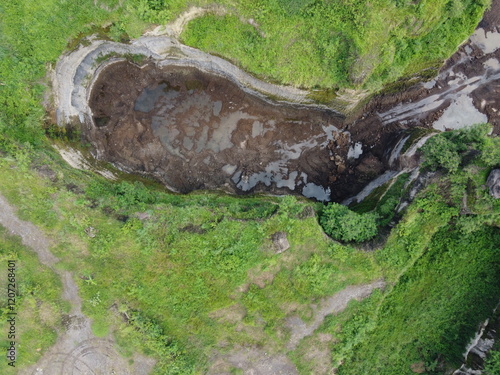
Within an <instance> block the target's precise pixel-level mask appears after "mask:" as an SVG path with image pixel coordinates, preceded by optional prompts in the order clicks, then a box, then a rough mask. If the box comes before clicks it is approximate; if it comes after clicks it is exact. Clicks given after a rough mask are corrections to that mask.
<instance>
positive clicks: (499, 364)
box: [483, 350, 500, 375]
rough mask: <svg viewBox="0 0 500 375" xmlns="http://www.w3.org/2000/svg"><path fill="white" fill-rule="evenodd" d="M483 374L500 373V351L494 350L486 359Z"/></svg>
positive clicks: (493, 374)
mask: <svg viewBox="0 0 500 375" xmlns="http://www.w3.org/2000/svg"><path fill="white" fill-rule="evenodd" d="M483 374H485V375H499V374H500V351H497V350H495V351H492V352H491V353H490V355H489V358H488V359H487V361H486V365H485V367H484V371H483Z"/></svg>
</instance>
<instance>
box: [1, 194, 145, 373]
mask: <svg viewBox="0 0 500 375" xmlns="http://www.w3.org/2000/svg"><path fill="white" fill-rule="evenodd" d="M0 225H2V226H4V227H5V228H7V230H9V231H10V232H11V233H12V234H14V235H17V236H20V237H21V240H22V243H23V244H24V245H25V246H27V247H29V248H31V249H32V250H33V251H34V252H35V253H36V254H37V255H38V259H39V260H40V263H42V264H43V265H45V266H47V267H49V268H50V269H52V271H54V272H55V273H57V274H58V275H59V277H61V280H62V284H63V295H62V298H63V299H65V300H66V301H68V302H69V303H70V305H71V311H70V313H69V314H67V315H64V316H63V317H62V323H63V329H62V330H61V331H60V332H59V337H58V339H57V342H56V344H55V345H54V346H53V347H52V348H50V349H49V350H48V351H47V352H46V353H45V354H44V355H43V356H42V358H41V359H40V360H39V361H38V363H36V364H35V365H33V366H30V367H27V368H24V369H22V370H20V371H19V374H20V375H83V374H86V375H101V374H102V375H110V374H116V375H118V374H120V375H127V374H130V375H132V374H143V375H146V374H148V373H149V372H150V371H151V369H152V367H153V366H154V361H152V360H151V359H148V358H145V357H142V356H136V357H135V359H136V361H134V364H133V365H130V364H129V363H128V361H127V360H126V359H125V358H123V357H122V356H121V355H120V354H119V353H118V351H117V349H116V346H115V342H114V340H113V338H112V337H111V335H109V336H108V337H106V338H102V339H101V338H96V337H95V336H94V334H93V333H92V330H91V322H90V319H89V318H88V317H86V316H85V315H84V314H83V313H82V311H81V307H82V301H81V299H80V296H79V295H78V287H77V285H76V284H75V282H74V279H73V275H72V274H71V273H70V272H68V271H62V270H59V269H58V268H56V267H55V265H56V263H57V262H58V261H59V259H58V258H56V257H55V256H54V255H53V254H52V253H51V252H50V246H51V242H50V241H49V239H48V238H47V237H46V236H45V234H44V233H43V232H42V231H41V230H40V229H39V228H38V227H36V226H35V225H33V224H32V223H30V222H27V221H24V220H21V219H19V218H18V217H17V215H16V212H15V209H14V207H12V206H11V205H10V204H9V203H8V201H7V200H6V199H5V198H4V197H3V196H1V195H0ZM40 308H41V312H40V315H41V319H42V320H43V321H45V322H49V321H51V317H50V316H48V315H47V314H49V313H50V311H51V309H50V306H49V305H46V304H42V305H41V306H40ZM33 350H35V349H33Z"/></svg>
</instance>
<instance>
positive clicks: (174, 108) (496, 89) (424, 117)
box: [61, 1, 500, 201]
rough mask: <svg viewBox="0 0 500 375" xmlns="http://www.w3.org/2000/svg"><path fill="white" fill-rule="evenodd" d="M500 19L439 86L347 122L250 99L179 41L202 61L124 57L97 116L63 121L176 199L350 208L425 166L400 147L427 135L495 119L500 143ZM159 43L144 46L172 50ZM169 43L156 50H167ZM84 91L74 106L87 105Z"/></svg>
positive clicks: (102, 84)
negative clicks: (249, 199)
mask: <svg viewBox="0 0 500 375" xmlns="http://www.w3.org/2000/svg"><path fill="white" fill-rule="evenodd" d="M499 13H500V1H494V2H493V4H492V7H491V9H490V10H489V11H488V12H486V13H485V16H484V19H483V20H482V21H481V23H480V24H479V26H478V28H477V30H476V32H475V33H474V35H472V36H471V38H470V39H469V40H467V41H466V42H465V43H464V44H463V45H462V46H461V47H460V48H459V49H458V51H457V52H456V53H455V54H454V55H453V56H452V57H451V58H450V59H449V60H448V61H447V62H446V63H445V64H444V66H443V67H442V68H441V70H440V72H439V74H438V76H437V77H436V78H434V79H433V80H431V81H429V82H419V83H416V84H415V85H414V86H412V87H410V88H408V89H407V90H405V91H403V92H399V93H386V94H380V95H378V96H376V97H374V98H372V100H370V101H369V102H368V104H367V105H365V106H364V107H363V108H361V110H359V111H358V112H357V113H356V114H353V113H351V114H350V115H349V116H348V117H347V118H345V117H344V116H343V115H341V114H339V113H338V112H335V111H333V110H329V109H327V108H324V107H323V108H321V107H320V106H314V105H309V104H292V103H289V102H288V103H284V102H278V101H274V100H271V99H269V98H266V97H265V96H263V95H259V94H258V93H257V92H255V91H252V90H251V89H248V90H247V87H246V86H245V83H244V82H245V81H240V80H239V78H237V77H239V76H240V75H241V72H236V71H235V72H236V73H235V72H233V73H231V74H227V75H226V74H225V73H224V72H223V70H221V68H220V67H219V68H217V69H212V68H210V66H212V65H210V64H211V63H207V61H211V60H210V58H211V57H210V56H205V55H203V56H202V57H200V56H198V55H199V53H198V52H196V50H194V49H188V48H187V47H185V46H182V45H181V44H179V43H178V42H175V41H172V40H169V41H168V43H170V44H172V43H174V44H175V43H177V44H176V46H177V48H180V49H182V48H184V49H182V51H183V54H190V55H189V56H188V57H189V59H191V60H189V61H188V60H186V59H184V60H186V61H184V60H182V63H181V62H180V61H181V60H179V64H178V65H176V58H174V57H172V56H170V57H168V56H169V55H168V52H167V55H165V54H162V53H163V52H162V53H160V52H158V53H160V55H161V56H153V57H152V58H151V59H150V60H149V61H148V62H147V63H146V64H145V65H143V66H138V65H136V64H134V63H131V62H127V61H126V60H125V59H121V61H120V60H116V59H115V61H113V62H110V63H107V65H104V66H103V67H101V68H99V69H98V71H97V72H96V73H95V75H94V77H96V78H94V81H93V83H92V85H91V86H90V89H89V93H88V95H87V98H88V108H89V110H88V111H87V112H85V105H80V106H73V107H74V108H76V109H78V110H77V111H76V112H75V111H74V110H73V109H71V106H69V108H70V109H71V110H69V109H65V110H63V112H64V113H66V115H65V116H66V117H67V116H68V115H70V114H71V113H79V116H80V121H81V122H82V123H83V124H84V126H83V128H84V135H85V137H86V138H87V140H88V141H89V142H90V143H91V144H92V147H93V151H92V153H93V155H94V156H95V157H96V158H98V159H101V160H105V161H109V162H111V163H113V164H114V165H115V166H117V167H118V168H120V169H122V170H124V171H127V172H131V173H140V174H143V175H147V176H151V177H153V178H155V179H157V180H159V181H161V182H162V183H163V184H165V185H166V186H167V187H168V188H170V189H171V190H173V191H177V192H181V193H187V192H190V191H193V190H200V189H209V190H213V189H222V190H224V191H227V192H230V193H236V194H248V193H256V192H266V193H271V194H301V195H304V196H306V197H309V198H314V199H317V200H319V201H328V200H333V201H342V200H343V199H345V198H347V197H352V196H354V195H356V194H357V193H358V192H359V191H361V189H363V187H364V186H365V185H366V184H367V183H368V182H370V181H371V180H373V179H374V178H375V177H377V176H379V175H381V174H382V173H384V172H386V171H394V170H397V169H401V168H412V167H415V166H416V165H418V155H415V156H414V157H412V160H410V161H405V163H406V164H405V165H402V164H401V163H400V162H398V160H399V153H400V151H401V149H402V148H403V146H404V142H400V141H401V140H402V139H405V138H406V139H408V138H409V137H408V135H409V132H410V131H411V130H412V129H415V128H416V127H423V128H434V129H436V130H440V131H443V130H449V129H456V128H460V127H464V126H467V125H471V124H474V123H478V122H490V123H491V124H492V125H493V127H494V129H493V134H499V133H500V95H499V93H500V48H499V47H500V34H499V33H498V26H499V22H500V20H499V16H498V14H499ZM154 38H155V37H154V36H149V37H146V38H145V39H144V41H142V42H141V43H143V44H144V46H149V47H148V48H152V47H151V46H156V44H155V43H157V44H158V46H159V45H162V44H161V43H160V42H159V41H160V39H158V42H154V41H156V39H154ZM497 40H498V41H499V43H498V44H499V45H498V46H497V45H496V44H497V43H496V41H497ZM162 43H163V42H162ZM164 43H166V45H170V44H168V43H167V42H164ZM172 45H173V44H172ZM158 46H156V47H155V48H156V49H155V48H153V50H155V51H156V50H157V51H160V47H158ZM98 48H100V49H101V50H102V51H106V50H107V49H113V48H114V49H117V50H118V49H119V48H125V47H123V46H122V47H120V46H114V45H113V46H107V45H105V44H102V45H101V46H100V47H93V49H90V50H91V51H94V52H88V53H89V55H88V56H91V54H92V53H93V54H97V52H96V51H97V50H98ZM130 48H132V47H130ZM141 48H143V47H141ZM137 51H142V50H139V49H138V50H137ZM100 53H104V52H100ZM139 53H143V52H139ZM81 54H82V56H83V55H84V53H83V52H82V53H81ZM96 56H97V55H96ZM165 56H167V57H166V59H165V60H162V59H164V58H165ZM94 58H95V57H94ZM89 59H90V57H89V58H85V60H83V61H87V60H89ZM213 59H214V61H217V64H218V65H217V66H219V65H220V66H223V65H224V64H222V62H220V61H219V60H220V59H219V60H218V59H217V58H215V57H214V58H213ZM205 60H207V61H205ZM90 61H91V60H89V62H90ZM197 61H198V62H197ZM200 61H202V62H200ZM86 65H89V63H86ZM226 65H227V64H226ZM82 66H84V67H85V64H84V63H82ZM214 66H215V65H214ZM224 66H225V65H224ZM229 68H231V69H232V70H235V69H233V68H232V67H229ZM231 69H230V70H231ZM232 70H231V71H232ZM79 76H81V74H78V73H76V75H75V78H74V82H75V84H76V82H77V81H78V79H80V80H81V79H82V78H81V77H79ZM78 77H79V78H78ZM77 78H78V79H77ZM246 79H247V80H248V77H247V78H246ZM242 82H243V83H242ZM254 83H255V82H254ZM261 84H262V85H264V84H265V83H261ZM76 88H77V91H74V94H73V96H72V98H73V99H74V102H75V103H79V102H80V101H81V100H80V99H79V98H81V97H82V96H81V94H79V93H78V86H76ZM283 92H284V91H283ZM292 96H293V95H292ZM61 98H64V96H61ZM73 99H72V100H73ZM287 100H288V99H287ZM72 103H73V102H72ZM68 104H69V103H68ZM80 107H81V108H80ZM63 108H66V107H65V106H63ZM78 111H79V112H78ZM85 113H86V114H85ZM82 114H85V115H84V116H83V117H82ZM84 118H85V120H83V119H84ZM413 159H415V160H413ZM408 163H409V164H408ZM391 173H392V172H391Z"/></svg>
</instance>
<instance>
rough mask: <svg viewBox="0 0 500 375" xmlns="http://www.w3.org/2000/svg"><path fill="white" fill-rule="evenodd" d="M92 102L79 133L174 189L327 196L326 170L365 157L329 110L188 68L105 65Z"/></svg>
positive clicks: (330, 172)
mask: <svg viewBox="0 0 500 375" xmlns="http://www.w3.org/2000/svg"><path fill="white" fill-rule="evenodd" d="M90 107H91V109H92V112H93V115H94V125H93V126H92V127H91V128H90V130H89V131H88V132H87V136H88V138H89V139H90V140H91V142H92V143H93V145H94V147H95V148H96V150H97V152H96V153H97V154H98V155H99V156H100V157H101V158H103V159H105V160H108V161H110V162H112V163H114V164H115V165H117V166H119V167H120V168H122V169H124V170H127V171H134V172H138V171H139V172H142V173H144V174H148V175H151V176H154V177H156V178H157V179H159V180H160V181H162V182H163V183H164V184H165V185H167V186H168V187H170V188H171V189H173V190H175V191H179V192H189V191H192V190H197V189H220V188H223V189H225V190H228V191H231V192H235V193H249V192H255V191H266V192H272V193H280V194H283V193H290V192H291V193H299V194H302V195H304V196H306V197H309V198H315V199H317V200H320V201H328V200H330V199H331V198H333V197H334V194H332V182H334V181H332V176H335V175H336V174H338V173H342V172H345V171H346V169H347V168H348V166H349V165H350V164H353V162H356V161H357V160H358V159H359V158H360V157H361V156H362V154H363V146H362V144H361V143H355V142H353V141H352V140H351V138H350V134H349V133H348V132H346V131H342V130H340V127H341V125H342V122H343V118H342V117H341V116H340V115H339V114H337V113H336V112H334V111H330V110H325V109H319V108H312V107H304V106H292V105H284V104H277V103H271V102H269V101H267V100H264V99H263V98H260V97H258V96H257V95H250V94H249V93H247V92H245V91H244V90H242V89H241V88H240V87H238V86H237V85H236V84H235V83H233V82H231V81H229V80H228V79H226V78H222V77H219V76H215V75H212V74H208V73H204V72H201V71H199V70H196V69H194V68H186V67H175V66H168V67H165V68H158V67H156V66H153V65H150V66H147V67H144V68H142V69H140V68H139V67H137V66H135V65H133V64H130V63H128V62H120V63H116V64H112V65H110V66H109V67H107V68H106V69H105V70H104V72H102V73H101V75H100V77H99V79H98V80H97V82H96V83H95V84H94V89H93V91H92V94H91V98H90ZM337 195H338V194H337Z"/></svg>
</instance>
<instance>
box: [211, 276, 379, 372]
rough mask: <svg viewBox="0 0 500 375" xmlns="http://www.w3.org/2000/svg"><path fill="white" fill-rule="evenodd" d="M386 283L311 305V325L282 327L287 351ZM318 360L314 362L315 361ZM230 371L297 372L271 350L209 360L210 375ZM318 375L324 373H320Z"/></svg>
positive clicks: (238, 351) (237, 350)
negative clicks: (286, 332) (286, 331)
mask: <svg viewBox="0 0 500 375" xmlns="http://www.w3.org/2000/svg"><path fill="white" fill-rule="evenodd" d="M385 285H386V283H385V282H384V281H383V280H377V281H374V282H372V283H370V284H364V285H350V286H348V287H346V288H344V289H343V290H341V291H340V292H338V293H336V294H334V295H333V296H331V297H327V298H324V299H322V300H321V301H320V302H319V304H318V305H312V306H311V307H312V309H313V311H314V317H313V320H312V322H311V323H309V324H306V323H304V321H303V320H302V319H300V318H299V317H298V316H292V317H289V318H288V319H287V321H286V323H285V327H286V328H288V329H290V331H291V336H290V339H289V341H288V344H287V346H286V350H288V351H293V350H295V349H296V348H297V346H298V344H299V343H300V341H301V340H302V339H303V338H305V337H307V336H310V335H312V334H314V331H316V330H317V329H318V328H319V326H320V325H321V324H322V323H323V321H324V319H325V317H326V316H327V315H330V314H338V313H340V312H342V311H343V310H345V308H346V307H347V305H348V304H349V302H350V301H352V300H357V301H360V300H362V299H364V298H366V297H368V296H369V295H370V294H371V293H372V292H373V291H374V290H375V289H383V288H384V287H385ZM329 355H330V352H329V351H324V353H321V356H322V357H321V358H323V357H324V358H326V360H324V362H326V363H327V365H326V367H325V368H326V370H325V371H330V370H331V365H330V364H329V363H330V362H329ZM318 359H319V358H316V360H318ZM231 367H232V368H234V367H236V368H238V369H240V370H242V371H243V372H242V373H243V374H244V375H270V374H276V375H296V374H298V371H297V368H296V367H295V365H294V364H293V362H292V361H291V360H290V359H289V358H288V356H287V355H286V354H283V353H273V350H272V349H271V348H270V347H266V345H264V346H263V347H261V346H259V347H258V346H245V347H244V346H235V347H234V348H232V350H231V351H230V352H229V353H227V354H224V355H217V356H215V357H214V358H213V359H212V366H211V368H210V370H209V372H208V374H209V375H229V374H230V373H231V372H230V371H231ZM318 373H325V374H326V372H323V371H320V372H318Z"/></svg>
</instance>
